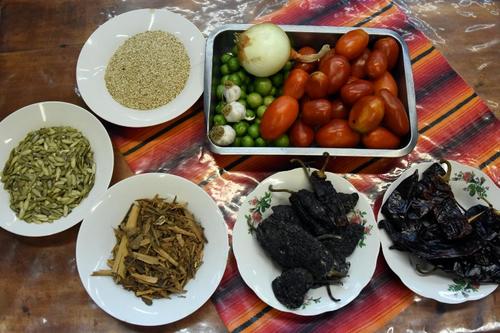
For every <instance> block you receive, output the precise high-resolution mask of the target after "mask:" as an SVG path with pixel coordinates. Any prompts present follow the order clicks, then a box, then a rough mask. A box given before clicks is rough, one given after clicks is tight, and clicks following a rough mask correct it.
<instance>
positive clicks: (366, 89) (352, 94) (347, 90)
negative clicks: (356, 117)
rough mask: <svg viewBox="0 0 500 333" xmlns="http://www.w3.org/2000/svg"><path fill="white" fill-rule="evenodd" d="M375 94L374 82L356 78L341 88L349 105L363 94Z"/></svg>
mask: <svg viewBox="0 0 500 333" xmlns="http://www.w3.org/2000/svg"><path fill="white" fill-rule="evenodd" d="M368 95H373V83H371V82H370V81H366V80H361V79H356V80H355V81H353V82H351V83H348V84H346V85H345V86H343V87H342V89H340V96H341V97H342V101H343V102H344V103H345V104H347V105H353V104H354V103H355V102H356V101H357V100H358V99H360V98H361V97H363V96H368Z"/></svg>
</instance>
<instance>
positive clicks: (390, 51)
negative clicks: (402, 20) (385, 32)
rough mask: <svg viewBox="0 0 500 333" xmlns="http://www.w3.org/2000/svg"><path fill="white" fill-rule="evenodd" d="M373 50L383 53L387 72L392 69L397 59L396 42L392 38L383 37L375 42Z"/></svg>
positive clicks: (397, 46) (397, 48)
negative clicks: (385, 58)
mask: <svg viewBox="0 0 500 333" xmlns="http://www.w3.org/2000/svg"><path fill="white" fill-rule="evenodd" d="M373 48H374V49H375V50H380V51H382V52H384V54H385V56H386V57H387V70H391V69H393V68H394V66H395V65H396V63H397V62H398V58H399V45H398V42H396V40H395V39H394V38H392V37H385V38H382V39H379V40H378V41H376V42H375V45H374V46H373Z"/></svg>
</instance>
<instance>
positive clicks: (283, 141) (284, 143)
mask: <svg viewBox="0 0 500 333" xmlns="http://www.w3.org/2000/svg"><path fill="white" fill-rule="evenodd" d="M274 145H275V146H276V147H288V146H289V145H290V139H289V138H288V135H286V134H283V135H282V136H280V137H279V138H277V139H276V140H275V141H274Z"/></svg>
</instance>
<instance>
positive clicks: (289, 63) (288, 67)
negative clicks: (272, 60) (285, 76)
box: [283, 60, 293, 71]
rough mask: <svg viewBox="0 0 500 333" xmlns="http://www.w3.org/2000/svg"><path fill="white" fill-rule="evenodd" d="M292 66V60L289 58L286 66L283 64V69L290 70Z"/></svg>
mask: <svg viewBox="0 0 500 333" xmlns="http://www.w3.org/2000/svg"><path fill="white" fill-rule="evenodd" d="M292 66H293V64H292V62H291V61H290V60H288V61H287V62H286V64H285V66H283V69H284V70H285V71H290V70H291V69H292Z"/></svg>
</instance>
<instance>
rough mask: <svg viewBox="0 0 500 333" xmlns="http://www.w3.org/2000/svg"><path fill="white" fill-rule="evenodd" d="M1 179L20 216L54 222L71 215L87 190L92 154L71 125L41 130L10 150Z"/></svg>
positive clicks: (92, 168) (91, 174) (92, 172)
mask: <svg viewBox="0 0 500 333" xmlns="http://www.w3.org/2000/svg"><path fill="white" fill-rule="evenodd" d="M0 180H1V181H2V183H3V186H4V188H5V190H6V191H7V192H8V193H9V196H10V207H11V208H12V209H13V210H14V211H15V212H16V214H17V216H18V217H19V218H20V219H23V220H25V221H26V222H30V223H44V222H52V221H54V220H57V219H60V218H61V217H62V216H67V215H68V214H70V213H71V210H72V209H73V208H75V207H76V206H78V204H79V203H80V202H81V201H82V200H83V199H84V198H85V197H87V195H88V194H89V192H90V191H91V189H92V187H93V186H94V182H95V162H94V153H93V151H92V149H91V147H90V143H89V141H88V140H87V138H85V136H83V134H82V133H81V132H79V131H78V130H76V129H74V128H71V127H68V126H55V127H44V128H40V129H38V130H35V131H32V132H30V133H28V134H27V135H26V137H25V138H24V139H23V140H22V141H21V142H20V143H19V144H18V145H17V146H16V147H15V148H14V149H12V151H11V152H10V155H9V159H8V160H7V162H6V163H5V166H4V168H3V170H2V172H1V173H0Z"/></svg>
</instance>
